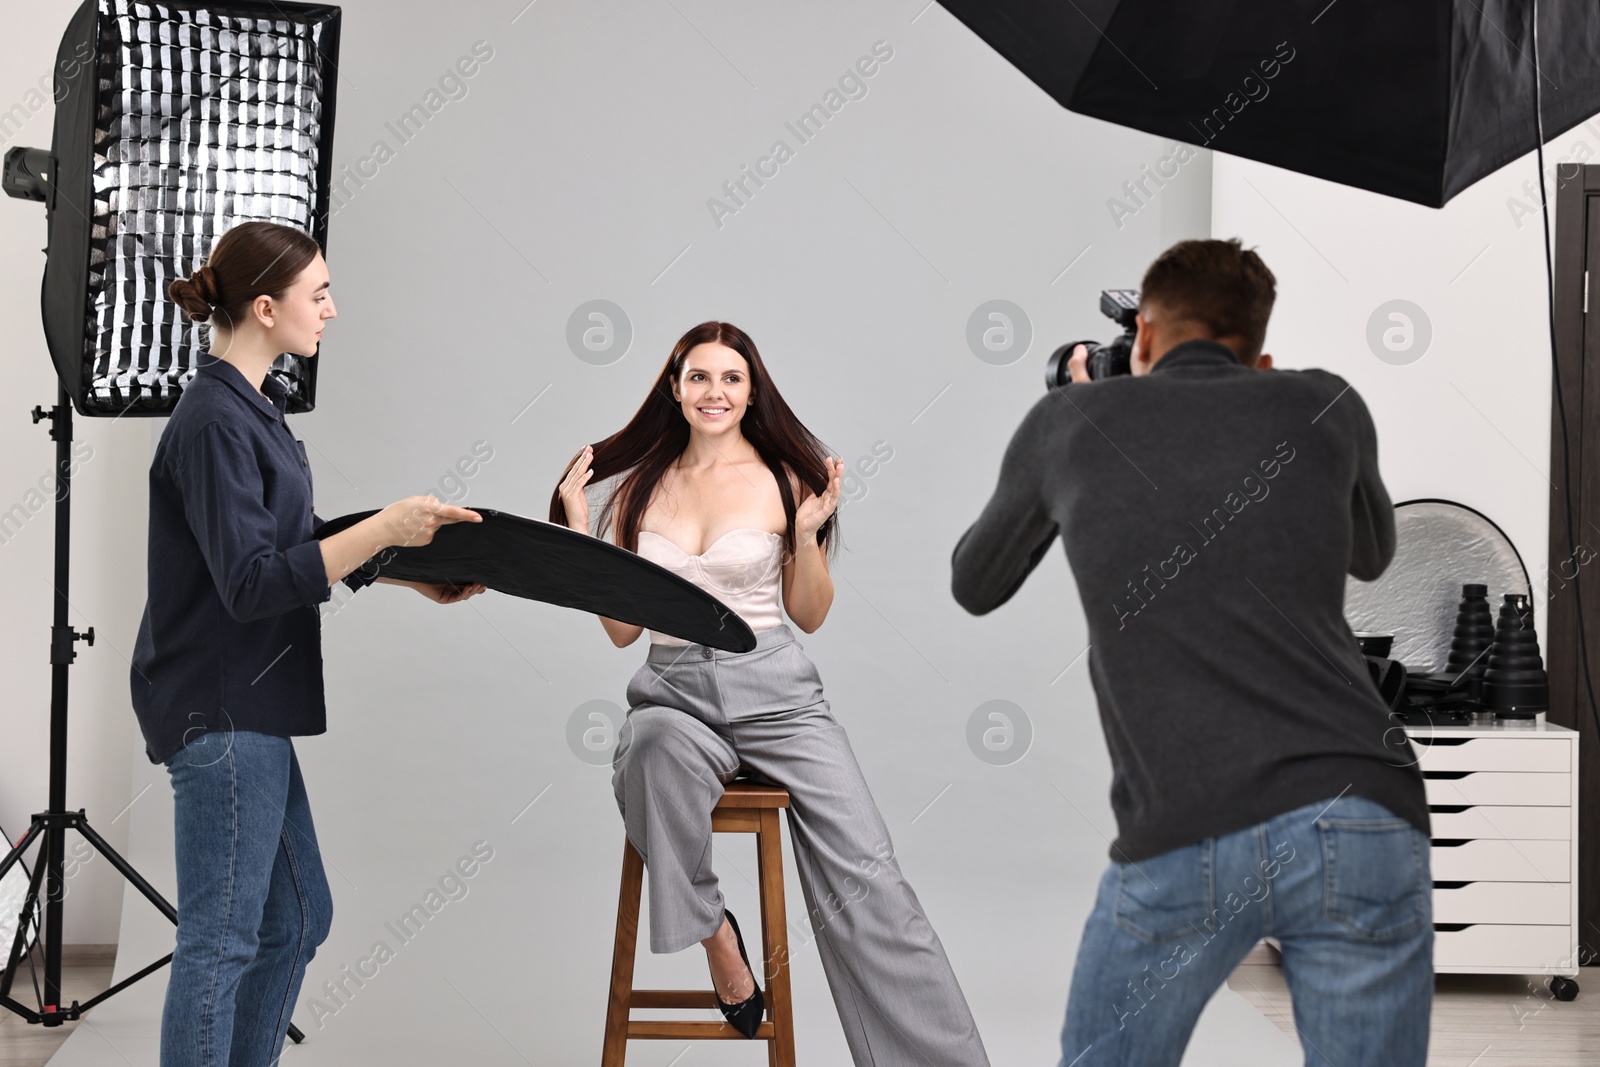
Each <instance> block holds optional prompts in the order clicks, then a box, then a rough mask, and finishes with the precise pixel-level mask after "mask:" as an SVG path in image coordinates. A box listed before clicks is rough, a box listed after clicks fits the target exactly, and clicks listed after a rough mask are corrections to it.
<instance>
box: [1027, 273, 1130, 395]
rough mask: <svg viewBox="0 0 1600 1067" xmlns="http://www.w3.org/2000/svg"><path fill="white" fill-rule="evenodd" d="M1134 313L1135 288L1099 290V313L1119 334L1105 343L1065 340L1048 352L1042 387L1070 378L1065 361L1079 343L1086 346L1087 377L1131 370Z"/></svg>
mask: <svg viewBox="0 0 1600 1067" xmlns="http://www.w3.org/2000/svg"><path fill="white" fill-rule="evenodd" d="M1138 313H1139V290H1137V289H1107V290H1105V291H1104V292H1102V293H1101V294H1100V314H1102V315H1104V316H1105V317H1106V318H1108V319H1111V320H1112V321H1113V322H1115V323H1116V324H1117V325H1118V326H1121V327H1122V330H1123V333H1122V336H1121V337H1118V338H1117V339H1116V340H1115V341H1112V342H1111V343H1110V344H1108V345H1103V344H1100V343H1098V342H1096V341H1068V342H1067V343H1066V344H1064V345H1062V346H1061V347H1060V348H1058V349H1056V350H1055V351H1054V352H1052V353H1051V354H1050V362H1049V363H1047V364H1045V369H1044V384H1045V388H1046V389H1057V388H1060V387H1061V386H1063V385H1066V384H1067V383H1068V382H1070V381H1072V372H1071V370H1069V369H1068V367H1067V361H1068V360H1069V359H1071V358H1072V350H1073V349H1074V348H1076V347H1077V346H1079V345H1087V346H1088V347H1089V364H1088V369H1089V377H1091V378H1096V379H1099V378H1110V377H1113V376H1114V375H1118V374H1130V373H1132V366H1133V336H1134V332H1135V327H1134V323H1133V317H1134V316H1135V315H1137V314H1138Z"/></svg>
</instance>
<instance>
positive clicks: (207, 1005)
mask: <svg viewBox="0 0 1600 1067" xmlns="http://www.w3.org/2000/svg"><path fill="white" fill-rule="evenodd" d="M224 755H225V756H226V758H227V760H228V799H229V805H228V810H229V814H230V825H231V829H232V832H233V841H232V846H231V847H230V848H229V849H228V893H227V906H226V907H224V908H223V911H222V925H221V935H220V940H219V941H218V944H217V956H218V959H217V964H218V965H217V966H214V967H213V968H212V970H211V981H210V983H209V984H208V985H207V986H206V992H205V996H204V998H203V999H202V1001H201V1008H200V1054H201V1059H202V1060H203V1061H205V1062H210V1061H211V1059H212V1055H211V1045H212V1041H213V1040H214V1031H215V1029H216V1026H215V1018H216V1010H215V1009H216V1000H217V980H218V978H219V977H220V976H221V974H222V967H221V966H220V964H221V962H222V960H221V957H222V955H223V953H224V951H225V949H226V946H227V943H228V937H229V931H230V930H231V929H232V926H233V905H234V896H235V889H236V887H237V885H238V880H239V879H238V875H239V765H238V761H237V760H236V759H235V758H234V754H233V746H232V744H230V745H229V746H228V751H227V752H226V753H224ZM231 1036H232V1035H231V1034H230V1043H231Z"/></svg>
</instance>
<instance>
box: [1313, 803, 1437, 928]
mask: <svg viewBox="0 0 1600 1067" xmlns="http://www.w3.org/2000/svg"><path fill="white" fill-rule="evenodd" d="M1400 827H1404V828H1405V829H1407V830H1410V831H1411V833H1410V834H1408V835H1407V836H1408V839H1409V840H1410V842H1411V864H1412V867H1411V872H1410V874H1411V881H1412V883H1416V882H1418V881H1419V879H1418V877H1417V876H1418V875H1419V874H1420V873H1421V856H1420V849H1419V846H1418V839H1419V838H1420V837H1421V836H1422V835H1421V832H1420V831H1418V830H1417V829H1416V828H1415V827H1413V826H1412V825H1411V824H1410V823H1408V822H1406V821H1405V820H1404V819H1392V820H1359V819H1351V820H1344V819H1319V820H1318V821H1317V832H1318V835H1319V836H1320V837H1321V839H1322V841H1321V843H1322V847H1323V903H1322V908H1323V916H1324V917H1325V918H1326V919H1328V920H1329V921H1330V922H1333V923H1335V924H1337V925H1338V926H1339V927H1340V928H1341V929H1343V930H1345V931H1348V932H1349V934H1350V935H1351V936H1353V937H1357V938H1360V939H1361V940H1363V941H1370V942H1378V943H1384V942H1391V941H1404V940H1405V939H1406V938H1409V937H1411V936H1413V935H1414V934H1416V932H1417V931H1418V930H1419V929H1420V928H1421V927H1422V925H1423V916H1422V914H1421V913H1420V911H1416V913H1415V914H1413V915H1412V916H1411V917H1410V918H1409V919H1407V920H1406V921H1405V922H1404V923H1402V924H1400V925H1398V926H1395V927H1394V928H1393V929H1387V930H1382V931H1374V930H1365V929H1362V928H1361V927H1360V926H1358V925H1356V923H1355V922H1354V921H1353V919H1352V918H1351V917H1350V916H1349V915H1347V914H1345V912H1344V910H1343V909H1342V908H1340V907H1339V905H1338V896H1339V875H1338V865H1339V864H1338V858H1339V848H1338V843H1337V835H1335V834H1334V833H1331V832H1330V831H1334V830H1339V829H1354V830H1374V829H1382V830H1394V829H1397V828H1400ZM1419 889H1420V887H1419V886H1418V885H1416V884H1413V885H1411V887H1410V888H1408V889H1407V890H1406V892H1405V895H1404V897H1403V898H1402V899H1404V900H1405V901H1406V902H1407V903H1414V898H1415V896H1416V895H1417V893H1418V892H1419ZM1414 910H1415V909H1414Z"/></svg>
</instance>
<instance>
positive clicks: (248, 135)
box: [83, 0, 338, 414]
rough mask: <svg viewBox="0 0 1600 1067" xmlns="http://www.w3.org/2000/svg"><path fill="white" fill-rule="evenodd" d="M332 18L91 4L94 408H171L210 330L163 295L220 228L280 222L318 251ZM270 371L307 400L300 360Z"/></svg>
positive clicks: (238, 8)
mask: <svg viewBox="0 0 1600 1067" xmlns="http://www.w3.org/2000/svg"><path fill="white" fill-rule="evenodd" d="M296 8H299V10H298V11H297V10H295V9H296ZM337 11H338V9H337V8H330V7H300V5H293V4H285V5H276V4H270V3H269V4H262V5H247V4H234V5H221V6H219V5H198V4H189V3H180V2H168V3H148V2H131V0H100V2H99V14H100V18H99V20H98V29H97V34H96V36H97V47H96V53H97V55H98V57H99V58H98V65H97V73H96V84H95V94H96V99H95V117H94V154H93V162H92V165H91V173H90V182H91V189H90V194H91V205H92V210H91V212H90V219H89V222H90V227H89V229H90V244H89V260H88V293H87V301H88V302H87V315H86V330H87V338H86V342H85V351H84V357H85V362H86V364H87V366H86V367H85V374H84V383H83V384H84V386H85V389H84V396H83V407H84V409H85V410H86V411H87V412H88V413H91V414H105V413H123V412H139V413H148V414H158V413H164V412H167V411H170V410H171V409H172V406H173V405H174V404H175V403H176V402H177V399H178V396H179V395H180V394H181V393H182V390H183V387H184V386H185V385H186V384H187V383H188V381H189V380H190V379H191V378H192V377H193V375H194V372H195V361H196V359H197V358H198V357H199V356H200V355H201V354H202V353H204V352H205V351H206V350H207V348H208V347H209V344H210V336H209V334H210V330H209V329H208V328H206V327H204V326H202V325H201V324H198V323H193V322H190V321H189V320H188V318H187V316H185V315H184V314H183V313H182V312H181V310H180V309H179V308H178V307H177V306H176V305H175V304H173V303H172V302H171V301H169V300H168V299H167V296H166V290H167V286H168V285H169V284H170V283H171V282H172V281H173V279H175V278H181V277H187V276H188V275H189V274H190V273H191V272H192V271H194V270H195V269H197V268H198V267H199V266H200V264H201V263H203V262H204V261H205V255H206V253H207V251H208V250H209V249H210V247H211V246H212V244H213V243H214V242H215V240H216V238H218V237H220V236H221V235H222V234H223V233H225V232H226V231H227V230H228V229H229V228H230V227H232V226H233V225H236V224H238V223H241V222H247V221H253V220H260V221H268V222H277V223H282V224H285V225H289V226H294V227H296V228H298V229H300V230H302V231H305V232H307V233H311V234H313V236H316V237H317V238H318V239H319V241H321V242H325V237H326V224H325V221H322V220H325V218H326V208H327V191H326V187H325V184H324V182H325V176H326V173H327V171H326V167H325V166H324V155H325V154H326V153H327V152H328V151H329V149H330V146H329V145H327V144H325V143H324V128H325V127H324V122H323V115H324V104H325V102H326V101H325V98H326V97H327V96H329V95H331V88H332V87H331V85H329V84H328V83H327V81H325V77H326V75H327V74H331V73H332V71H331V70H330V71H328V72H326V74H325V71H324V64H325V63H326V64H330V65H331V58H330V57H329V56H328V54H327V52H326V50H325V47H324V46H325V44H326V43H327V42H325V41H324V34H325V32H327V31H328V26H329V21H330V16H331V17H332V18H334V19H336V18H337ZM333 32H334V33H335V34H336V32H337V30H336V29H334V30H333ZM319 222H321V224H320V225H319ZM271 373H272V374H273V375H274V376H275V377H277V378H278V379H279V380H280V381H282V382H283V384H284V385H285V387H286V388H287V389H288V392H289V403H290V405H291V407H292V409H294V410H302V411H303V410H307V409H309V408H310V407H311V406H312V403H313V399H314V397H313V394H314V384H315V379H314V372H313V369H312V363H311V361H310V360H308V359H305V358H303V357H300V356H293V355H287V354H286V355H283V356H280V357H279V358H278V361H277V362H276V363H275V364H274V366H273V368H272V371H271Z"/></svg>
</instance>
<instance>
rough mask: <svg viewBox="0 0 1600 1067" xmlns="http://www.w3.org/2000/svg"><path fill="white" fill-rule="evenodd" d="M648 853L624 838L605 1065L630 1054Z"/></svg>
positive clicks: (616, 1064) (617, 1065) (614, 1065)
mask: <svg viewBox="0 0 1600 1067" xmlns="http://www.w3.org/2000/svg"><path fill="white" fill-rule="evenodd" d="M643 886H644V857H643V856H641V855H639V850H638V849H636V848H634V847H633V842H631V841H624V843H623V846H622V888H621V890H620V891H619V893H618V895H617V939H616V942H615V943H614V944H613V946H612V949H611V998H610V1000H609V1002H608V1003H607V1004H606V1043H605V1049H604V1051H603V1052H602V1053H601V1054H600V1065H601V1067H622V1064H623V1060H624V1059H625V1058H626V1057H627V1054H628V1018H629V1011H630V1002H631V1001H632V999H633V954H634V950H635V948H636V946H637V944H638V940H639V896H640V892H641V890H642V888H643Z"/></svg>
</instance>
